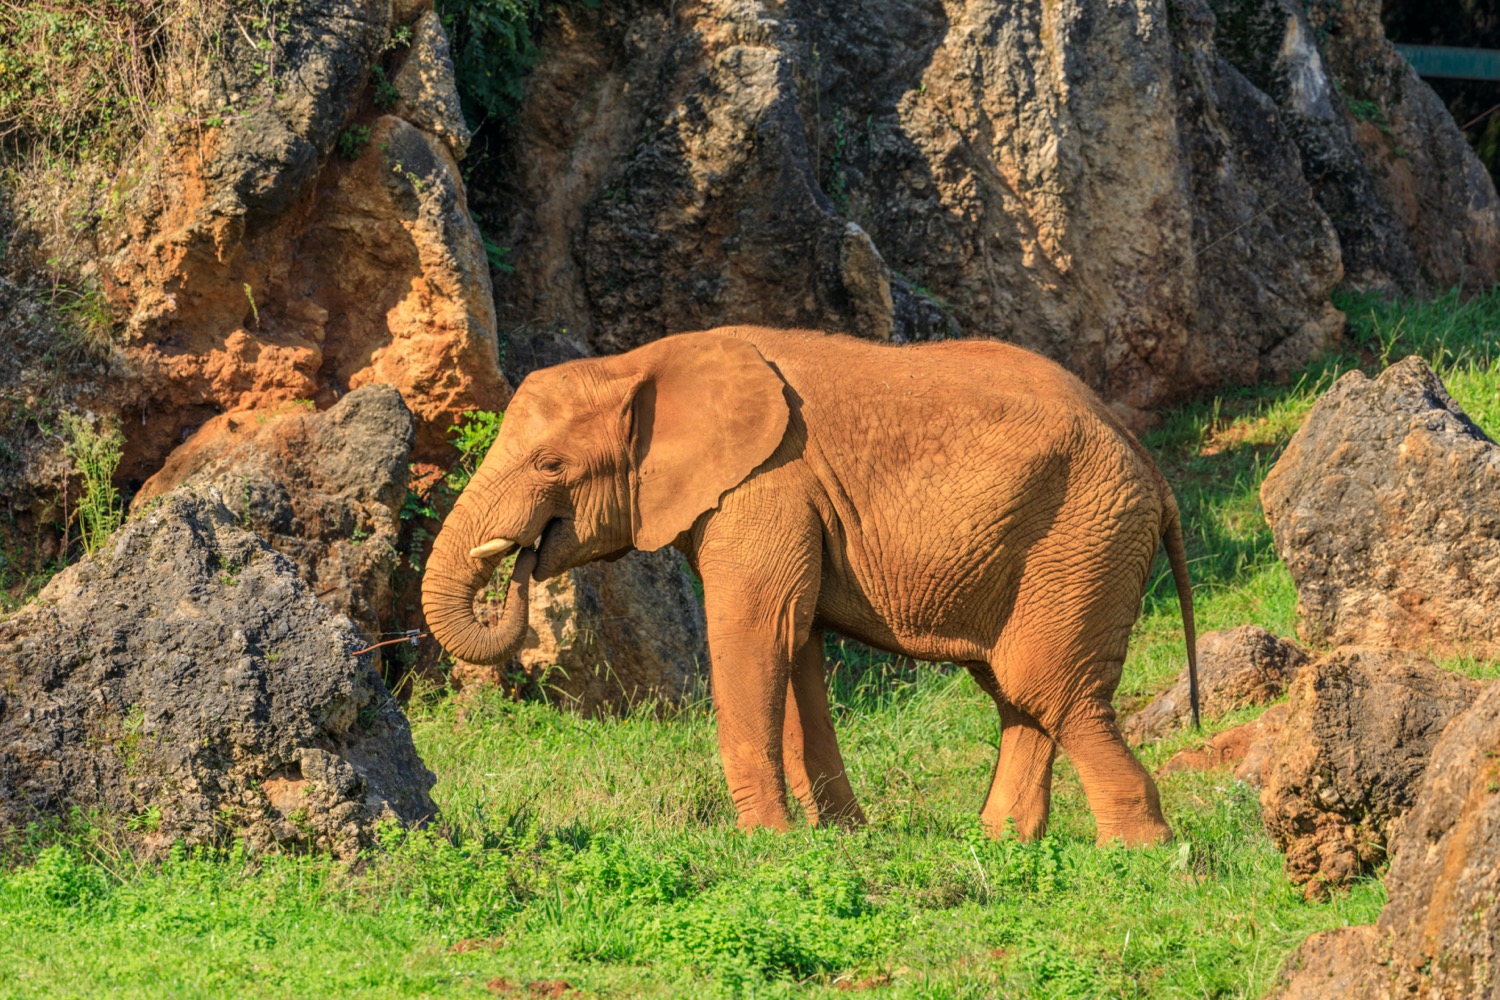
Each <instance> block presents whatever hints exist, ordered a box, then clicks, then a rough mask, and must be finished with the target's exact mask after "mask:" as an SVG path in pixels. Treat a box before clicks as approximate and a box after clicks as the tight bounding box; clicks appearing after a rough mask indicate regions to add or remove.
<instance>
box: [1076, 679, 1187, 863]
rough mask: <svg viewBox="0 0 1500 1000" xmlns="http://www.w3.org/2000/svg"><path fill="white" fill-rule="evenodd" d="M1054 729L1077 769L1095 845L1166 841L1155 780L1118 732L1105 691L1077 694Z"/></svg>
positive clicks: (1168, 833)
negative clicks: (1091, 817)
mask: <svg viewBox="0 0 1500 1000" xmlns="http://www.w3.org/2000/svg"><path fill="white" fill-rule="evenodd" d="M1055 731H1056V733H1057V738H1058V742H1059V743H1060V744H1061V745H1062V748H1063V750H1064V751H1066V752H1067V754H1068V757H1069V758H1070V759H1071V760H1072V762H1073V767H1074V769H1076V770H1077V772H1078V780H1079V782H1080V783H1081V784H1082V785H1083V793H1084V795H1085V796H1086V797H1087V798H1088V802H1089V809H1090V810H1091V811H1092V812H1093V814H1094V822H1095V824H1096V826H1097V828H1098V842H1099V843H1100V844H1101V845H1103V844H1108V843H1111V842H1112V841H1116V840H1119V841H1123V842H1124V843H1125V844H1127V845H1130V846H1135V845H1140V844H1156V843H1161V842H1163V841H1168V840H1171V839H1172V829H1171V827H1169V826H1167V821H1166V818H1165V817H1164V816H1163V815H1162V811H1161V795H1160V793H1159V792H1158V791H1157V788H1156V782H1155V781H1154V780H1153V779H1152V777H1151V774H1150V772H1148V771H1147V770H1146V769H1145V768H1144V767H1143V766H1141V762H1140V761H1139V760H1137V759H1136V756H1135V754H1133V753H1131V752H1130V747H1129V746H1128V745H1126V743H1125V738H1124V737H1123V736H1121V735H1120V729H1119V727H1118V726H1117V725H1115V710H1114V706H1112V705H1111V704H1110V702H1109V697H1108V695H1104V696H1100V695H1092V696H1085V697H1083V698H1081V699H1080V700H1079V701H1078V702H1076V703H1075V704H1073V705H1072V706H1070V707H1069V709H1068V710H1067V711H1066V712H1065V713H1064V714H1063V716H1062V718H1061V719H1060V720H1059V721H1058V723H1057V724H1056V727H1055Z"/></svg>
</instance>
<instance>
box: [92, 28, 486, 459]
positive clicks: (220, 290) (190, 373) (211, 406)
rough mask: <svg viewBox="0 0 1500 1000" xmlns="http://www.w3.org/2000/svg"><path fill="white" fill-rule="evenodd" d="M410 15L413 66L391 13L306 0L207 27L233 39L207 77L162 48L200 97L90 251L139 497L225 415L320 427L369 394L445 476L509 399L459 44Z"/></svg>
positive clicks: (176, 120)
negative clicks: (114, 347)
mask: <svg viewBox="0 0 1500 1000" xmlns="http://www.w3.org/2000/svg"><path fill="white" fill-rule="evenodd" d="M401 6H402V7H403V13H404V14H405V15H406V16H409V17H414V18H415V19H416V23H415V24H414V25H412V26H411V27H412V31H411V36H410V37H411V44H410V45H405V46H403V45H401V44H399V43H398V42H397V41H396V39H395V37H394V36H393V30H394V29H396V28H397V27H401V25H399V24H398V22H397V20H396V18H395V17H394V16H393V13H392V5H391V3H390V0H303V2H299V3H295V4H290V5H288V6H287V7H286V9H285V10H284V11H281V12H280V13H278V14H277V16H276V17H275V18H271V19H264V22H262V21H257V22H256V24H255V25H249V26H247V24H248V22H247V23H246V24H241V23H240V22H239V20H236V19H234V17H233V12H232V11H229V10H228V9H225V10H224V11H223V12H221V13H215V12H214V11H208V12H205V13H203V15H202V16H204V17H223V18H224V19H225V21H224V24H223V25H222V30H220V31H218V32H217V37H218V39H219V41H218V43H217V44H218V48H217V49H216V51H215V53H214V56H213V58H212V59H208V60H206V61H203V62H202V63H201V65H200V64H192V65H191V66H189V65H186V62H187V61H190V60H192V59H194V58H196V57H197V56H198V53H196V52H195V51H193V50H192V48H191V47H179V48H170V47H169V49H168V50H167V52H166V54H165V57H164V58H166V59H167V60H168V64H167V65H165V66H164V67H162V70H161V72H162V73H163V74H164V75H165V76H166V78H168V79H171V80H182V81H185V82H186V83H187V84H190V86H189V87H188V89H187V90H186V91H185V92H181V93H177V92H175V91H174V92H173V93H171V94H170V95H169V97H170V98H171V99H172V100H174V101H175V102H177V103H178V104H179V105H180V107H174V109H173V110H174V113H173V114H172V115H171V116H164V120H165V121H166V122H167V124H166V125H163V126H162V129H163V131H162V133H161V134H160V135H153V136H151V137H150V141H148V142H145V143H142V148H141V151H140V153H139V154H138V155H137V156H135V157H134V158H133V159H132V160H131V161H129V162H128V163H126V164H125V165H124V167H123V168H122V169H121V171H120V172H119V175H118V178H117V180H116V181H115V183H114V186H113V189H112V190H111V191H110V193H109V196H108V200H109V203H110V204H111V206H112V210H111V211H110V212H109V213H108V215H107V218H106V219H105V221H104V224H103V226H102V227H101V232H100V234H99V245H100V254H101V257H102V260H101V263H100V270H101V276H102V278H103V279H104V285H105V288H106V289H107V290H108V292H109V296H110V299H111V301H112V304H113V308H114V311H115V312H116V314H117V315H118V316H121V317H123V318H124V333H123V338H124V353H125V356H126V358H127V360H128V361H129V363H130V366H131V370H132V372H133V375H134V377H133V378H132V379H131V380H130V381H129V383H128V386H129V387H131V388H130V391H127V389H126V388H122V387H120V386H118V385H115V386H109V387H106V391H105V396H106V397H107V399H106V403H107V404H108V405H109V406H112V407H114V408H116V409H118V410H120V411H121V412H124V413H126V414H128V415H129V423H130V434H129V436H128V448H127V451H126V455H125V461H124V465H123V467H122V470H121V472H122V475H124V476H125V477H127V478H128V479H132V480H136V481H141V480H144V479H146V478H147V477H148V476H150V475H151V474H153V473H155V472H156V470H157V468H158V467H159V466H160V465H161V464H162V462H163V460H164V459H165V458H166V456H167V454H168V453H169V452H170V451H171V450H172V449H173V448H175V447H176V446H177V445H178V444H179V443H181V441H182V440H183V438H184V437H186V436H187V435H189V434H191V433H192V432H193V431H194V430H195V429H196V428H197V427H198V426H199V425H201V424H203V423H204V422H205V421H206V420H208V419H209V418H210V417H212V416H214V415H217V414H220V413H242V414H244V413H250V412H259V413H262V414H264V413H270V412H274V411H275V410H276V409H277V408H279V407H282V406H285V405H287V404H289V403H294V402H298V401H302V400H311V401H312V402H313V403H315V404H316V405H317V406H318V407H320V408H327V407H328V406H331V405H332V404H333V403H334V401H335V400H337V399H338V398H339V397H340V396H341V395H342V394H344V393H346V392H348V391H350V390H352V389H355V388H358V387H359V386H361V385H365V384H367V383H385V384H388V385H392V386H395V387H396V388H397V389H398V390H399V391H400V392H401V394H402V396H403V397H404V398H405V400H406V402H407V405H408V406H409V407H410V408H411V410H412V412H413V414H414V415H415V417H416V429H417V437H416V444H415V449H416V452H417V455H418V457H419V458H423V459H426V460H430V461H435V462H447V461H451V456H452V449H451V448H450V447H449V445H448V443H447V440H446V438H445V432H446V430H447V429H448V428H449V427H450V426H451V425H452V424H453V423H454V422H455V420H456V419H457V417H458V416H459V414H461V413H463V412H464V411H466V410H471V409H488V410H495V409H500V408H502V407H503V406H504V404H505V402H506V400H507V399H508V398H509V388H508V387H507V385H506V383H505V380H504V378H503V377H502V376H501V374H500V370H499V356H498V355H499V349H498V343H497V338H496V332H495V315H494V303H493V298H492V295H493V292H492V289H491V286H490V279H489V263H488V260H487V258H486V254H485V249H484V246H483V241H482V238H481V235H480V233H479V229H478V227H477V226H476V225H475V223H474V221H473V219H472V218H471V216H470V215H469V211H468V205H467V199H466V194H465V190H464V185H463V181H462V178H461V176H460V174H459V170H458V166H457V162H456V158H457V157H458V156H461V155H462V153H463V151H464V148H465V147H466V145H467V142H468V132H467V130H466V129H465V128H464V125H463V121H462V119H461V118H460V117H458V116H457V114H456V111H455V108H456V105H455V103H454V97H453V82H452V67H451V65H450V63H449V61H448V50H447V45H446V42H445V41H444V39H443V38H442V27H441V24H440V22H439V21H438V19H437V18H436V16H435V15H432V14H431V13H430V12H428V13H425V14H421V15H420V16H419V15H418V14H417V13H416V12H415V11H414V10H413V9H412V7H413V5H410V4H403V5H401ZM421 6H425V5H417V7H418V8H420V7H421ZM210 27H212V26H211V25H210ZM172 60H182V61H184V65H177V64H176V63H173V62H172ZM377 70H378V71H379V72H378V73H377V72H376V71H377ZM382 109H386V110H384V111H382ZM205 122H208V123H210V124H208V125H205V124H203V123H205ZM132 392H133V395H132V394H131V393H132ZM125 397H129V398H125ZM101 405H103V404H101Z"/></svg>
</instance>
